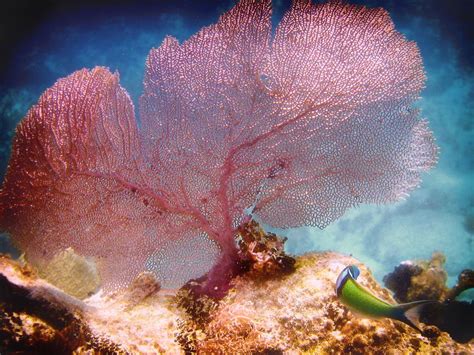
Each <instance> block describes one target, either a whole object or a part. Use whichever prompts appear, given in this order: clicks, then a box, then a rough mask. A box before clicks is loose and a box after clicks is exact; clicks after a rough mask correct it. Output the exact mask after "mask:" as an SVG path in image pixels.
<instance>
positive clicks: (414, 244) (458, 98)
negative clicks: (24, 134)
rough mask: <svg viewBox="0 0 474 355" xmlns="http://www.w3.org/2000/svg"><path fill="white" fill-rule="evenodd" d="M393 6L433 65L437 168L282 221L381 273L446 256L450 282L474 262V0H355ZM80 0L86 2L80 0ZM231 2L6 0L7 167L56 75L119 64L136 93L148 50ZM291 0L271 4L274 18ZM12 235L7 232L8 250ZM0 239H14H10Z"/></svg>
mask: <svg viewBox="0 0 474 355" xmlns="http://www.w3.org/2000/svg"><path fill="white" fill-rule="evenodd" d="M356 2H357V3H361V4H365V5H367V6H370V7H376V6H381V7H384V8H386V9H387V10H388V11H389V12H390V14H391V16H392V18H393V20H394V22H395V24H396V27H397V29H398V30H399V31H400V32H402V33H404V34H405V35H406V37H408V39H410V40H414V41H416V42H417V43H418V45H419V47H420V49H421V53H422V56H423V58H424V62H425V69H426V72H427V77H428V80H427V83H426V85H427V88H426V89H425V90H424V92H423V93H422V96H423V99H422V100H421V101H420V103H419V106H420V107H421V108H422V109H423V115H424V116H425V117H427V118H428V119H429V121H430V125H431V127H432V129H433V130H434V133H435V136H436V137H437V141H438V144H439V145H440V147H441V155H440V161H439V164H438V166H437V167H436V168H435V169H434V170H433V171H432V172H431V173H429V174H426V175H425V176H424V182H423V184H422V186H421V188H419V189H418V190H416V191H414V192H413V193H412V196H411V197H410V198H409V199H408V200H407V201H403V202H400V203H397V204H395V205H391V206H363V207H360V208H357V209H354V210H352V211H349V212H348V213H347V214H346V215H345V216H344V217H343V218H342V219H341V220H339V221H338V222H336V223H334V224H333V225H331V226H330V227H328V228H327V229H325V230H323V231H319V230H316V229H314V228H299V229H295V230H291V231H285V233H286V234H287V235H288V236H289V237H290V240H289V244H288V248H289V250H290V251H291V252H298V253H300V252H304V251H308V250H313V249H331V250H338V251H341V252H344V253H347V254H349V253H352V254H354V255H355V256H357V257H358V258H360V259H361V260H362V261H364V262H366V263H367V264H368V265H369V266H371V268H372V269H373V270H374V272H375V274H376V276H377V277H379V278H381V277H382V276H383V274H385V273H386V272H388V271H390V270H391V269H392V268H393V267H394V266H395V265H396V264H398V263H399V262H400V261H402V260H404V259H412V258H428V257H429V256H430V255H431V253H432V252H433V251H435V250H441V251H442V252H444V253H445V254H446V255H447V258H448V259H447V269H448V272H449V275H450V281H451V283H452V282H453V281H454V278H455V277H456V276H457V273H459V271H460V270H462V269H464V268H468V267H469V268H474V256H473V255H474V242H473V233H474V191H473V182H472V181H474V173H473V172H474V144H473V130H474V104H473V102H474V80H473V79H474V67H473V62H472V61H473V58H474V56H473V55H474V47H473V43H474V41H473V39H474V38H473V37H474V36H473V24H474V1H471V0H469V1H468V0H466V1H459V0H458V1H401V0H392V1H375V0H374V1H356ZM79 3H80V4H79ZM232 4H233V1H191V0H187V1H179V0H176V1H102V2H97V1H95V2H94V1H83V2H77V3H74V2H72V1H71V2H66V1H57V0H46V1H41V2H40V1H33V0H30V1H25V0H20V1H11V2H9V1H5V2H2V5H1V7H2V10H1V11H0V12H1V13H2V14H1V15H0V16H1V18H0V20H1V27H0V51H1V52H0V53H2V55H1V59H0V60H1V62H0V65H1V67H0V176H2V175H3V173H4V171H5V169H6V165H7V161H8V155H9V150H10V141H11V138H12V136H13V133H14V127H15V126H16V124H17V122H18V121H19V120H20V119H21V118H22V117H23V116H24V115H25V113H26V112H27V110H28V108H29V107H30V106H31V105H32V104H34V103H35V102H36V101H37V99H38V97H39V96H40V94H41V93H42V92H43V91H44V90H45V89H46V88H48V87H50V86H51V85H52V84H53V83H54V82H55V81H56V80H57V79H58V78H60V77H64V76H67V75H68V74H70V73H72V72H73V71H75V70H77V69H80V68H84V67H86V68H92V67H94V66H96V65H103V66H107V67H109V68H110V69H111V70H112V71H115V70H118V71H119V72H120V76H121V85H122V86H123V87H125V88H126V90H127V91H128V92H129V93H130V95H131V96H132V99H133V100H134V102H135V103H136V102H137V99H138V97H139V95H140V93H141V90H142V77H143V70H144V62H145V58H146V56H147V53H148V51H149V50H150V49H151V48H152V47H157V46H159V45H160V43H161V41H162V40H163V38H164V36H165V35H166V34H169V35H173V36H175V37H177V38H178V39H179V40H180V41H183V40H185V39H186V38H188V37H189V36H190V35H192V34H193V33H195V32H196V31H197V30H199V29H200V28H201V27H202V26H205V25H209V24H211V23H214V22H215V21H216V20H217V18H218V16H219V15H220V14H222V13H223V12H224V11H225V10H227V9H229V8H230V7H231V6H232ZM288 6H289V4H288V2H286V1H275V2H274V13H275V16H274V22H277V21H278V18H279V17H280V16H281V14H282V12H283V11H284V10H285V9H286V8H287V7H288ZM3 240H4V239H2V237H0V248H2V244H1V243H4V242H3ZM3 248H6V247H5V246H3Z"/></svg>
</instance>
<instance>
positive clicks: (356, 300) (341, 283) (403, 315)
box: [336, 265, 436, 331]
mask: <svg viewBox="0 0 474 355" xmlns="http://www.w3.org/2000/svg"><path fill="white" fill-rule="evenodd" d="M359 274H360V271H359V269H358V268H357V266H355V265H350V266H347V267H346V268H344V270H343V271H342V272H341V273H340V274H339V277H338V278H337V281H336V294H337V296H338V297H339V299H340V300H341V302H342V303H344V304H345V305H346V306H348V307H349V308H350V309H352V310H353V311H355V312H357V313H360V314H363V315H366V316H369V317H371V318H383V317H385V318H391V319H395V320H398V321H401V322H403V323H405V324H408V325H409V326H411V327H413V328H415V329H416V330H418V331H421V330H420V329H419V328H418V323H419V320H418V319H419V312H420V310H421V308H422V306H424V305H426V304H428V303H433V302H436V301H415V302H410V303H404V304H398V305H391V304H390V303H387V302H385V301H383V300H381V299H380V298H378V297H376V296H374V295H373V294H372V293H370V292H369V291H368V290H367V289H365V288H364V287H362V286H361V285H359V284H358V283H357V281H356V279H357V277H358V276H359Z"/></svg>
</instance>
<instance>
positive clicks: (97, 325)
mask: <svg viewBox="0 0 474 355" xmlns="http://www.w3.org/2000/svg"><path fill="white" fill-rule="evenodd" d="M348 264H355V265H357V266H359V268H360V270H361V276H360V277H359V279H358V281H359V282H360V283H361V284H362V285H363V286H364V287H366V288H368V289H369V290H371V291H372V292H373V293H374V294H376V295H377V296H379V297H381V298H383V299H385V300H387V301H388V302H394V300H393V298H392V296H391V294H390V293H389V291H388V290H386V289H384V288H383V287H381V286H380V285H379V284H378V283H377V282H376V281H375V279H374V278H373V276H372V275H371V273H370V271H369V270H368V269H367V268H366V267H365V266H364V265H363V264H361V263H360V262H358V261H357V260H355V259H354V258H352V257H349V256H344V255H341V254H337V253H332V252H326V253H312V254H306V255H303V256H300V257H298V258H296V263H295V265H294V271H293V272H292V273H289V274H284V275H281V276H279V277H273V278H272V277H269V276H268V275H265V276H259V274H258V273H256V272H248V273H247V274H245V275H243V276H239V277H237V278H236V279H234V280H233V287H232V289H231V290H230V292H229V293H228V295H227V296H226V297H224V298H223V299H222V300H220V301H214V300H212V299H209V298H205V297H204V298H203V297H201V298H198V299H196V298H195V297H193V295H192V293H191V292H189V290H187V289H186V288H183V289H181V290H179V291H178V292H171V291H167V290H160V287H159V285H158V284H157V283H156V281H155V280H154V278H153V277H150V275H147V274H142V275H140V277H139V278H138V279H137V280H136V282H134V283H133V284H132V285H131V286H130V287H129V288H128V289H123V290H120V291H117V292H115V293H113V294H107V295H104V294H102V293H100V292H99V293H98V294H96V295H94V296H92V297H89V298H87V299H85V300H82V301H81V300H78V299H76V298H74V297H72V296H69V295H67V294H66V293H64V292H63V291H61V290H59V289H58V288H56V287H54V286H52V285H51V284H49V283H47V282H46V281H44V280H42V279H41V278H39V277H38V276H37V274H36V272H35V271H34V270H32V269H31V268H30V267H28V266H27V265H25V264H19V263H18V262H16V261H12V260H11V259H9V258H7V257H2V258H1V259H0V352H1V353H4V352H6V353H8V352H25V351H26V352H28V351H35V352H36V353H38V352H43V353H46V352H48V353H56V354H61V353H84V352H86V353H87V352H89V353H97V352H102V353H134V354H136V353H166V354H179V353H193V352H198V353H202V354H208V353H213V354H225V353H233V354H237V353H239V354H250V353H253V354H255V353H261V354H279V353H291V354H295V353H318V354H326V353H327V354H330V353H352V354H357V353H364V354H367V353H375V354H377V353H379V354H386V353H400V352H402V353H431V354H442V353H457V354H461V353H466V354H472V353H474V343H473V342H472V341H471V342H470V343H466V344H459V343H457V342H455V341H453V340H452V339H451V338H450V336H449V335H448V334H447V333H444V332H442V331H440V330H439V329H438V328H436V327H435V326H423V327H422V330H423V332H422V333H421V334H420V333H418V332H417V331H415V330H413V329H412V328H410V327H408V326H406V325H405V324H402V323H400V322H397V321H392V320H390V319H379V320H371V319H366V318H363V317H360V316H356V315H354V314H352V313H351V312H350V311H349V310H348V309H347V308H346V307H345V306H343V305H342V304H341V303H340V302H339V301H338V300H337V298H336V295H335V291H334V283H335V280H336V278H337V276H338V274H339V273H340V272H341V270H342V269H343V268H344V267H345V266H347V265H348Z"/></svg>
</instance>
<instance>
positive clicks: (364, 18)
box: [0, 0, 437, 285]
mask: <svg viewBox="0 0 474 355" xmlns="http://www.w3.org/2000/svg"><path fill="white" fill-rule="evenodd" d="M270 16H271V2H270V1H269V0H265V1H252V0H243V1H241V2H239V3H238V4H237V5H236V6H235V7H234V8H233V9H232V10H230V11H229V12H227V13H226V14H224V15H223V16H222V17H221V18H220V19H219V21H218V23H217V24H215V25H212V26H209V27H206V28H204V29H202V30H201V31H200V32H198V33H197V34H196V35H194V36H193V37H191V38H190V39H189V40H187V41H186V42H184V43H182V44H179V43H178V41H177V40H176V39H174V38H171V37H167V38H166V39H165V40H164V42H163V44H162V45H161V46H160V47H159V48H157V49H152V50H151V52H150V54H149V57H148V59H147V64H146V73H145V80H144V93H143V95H142V97H141V99H140V106H139V109H140V117H141V123H142V124H141V127H140V128H138V127H137V124H136V121H135V118H134V113H133V112H134V110H133V104H132V102H131V101H130V98H129V97H128V95H127V93H126V92H125V90H124V89H122V88H121V87H120V85H119V83H118V75H117V74H111V73H110V72H109V71H108V70H107V69H105V68H101V67H97V68H94V69H92V70H85V69H84V70H80V71H77V72H75V73H73V74H71V75H70V76H68V77H67V78H64V79H60V80H58V82H57V83H56V84H55V85H54V86H53V87H52V88H50V89H48V90H47V91H46V92H45V93H44V94H43V95H42V96H41V98H40V100H39V102H38V104H37V105H35V106H33V107H32V108H31V110H30V111H29V112H28V114H27V116H26V118H25V119H24V120H23V121H22V122H21V123H20V124H19V126H18V128H17V133H16V136H15V139H14V144H13V152H12V157H11V160H10V165H9V168H8V172H7V175H6V178H5V181H4V184H3V187H2V190H1V192H0V226H1V229H3V230H5V231H7V232H9V233H10V234H11V235H12V236H13V238H14V241H15V242H16V243H17V244H18V245H19V246H20V247H21V248H22V249H23V250H24V251H25V252H26V255H27V257H28V258H29V259H30V260H31V261H32V262H34V263H38V264H41V263H42V262H43V261H44V260H46V259H48V258H49V257H50V256H52V255H53V254H54V253H56V252H57V251H59V250H61V249H64V248H66V247H71V246H72V247H73V248H74V249H75V250H76V251H78V252H80V253H81V254H84V255H88V256H93V257H94V258H95V259H96V261H97V263H98V265H99V266H100V270H101V275H102V278H103V280H104V282H105V284H106V285H120V284H124V283H128V282H130V280H131V279H132V278H133V277H134V276H136V275H137V274H138V273H139V272H140V271H142V270H143V269H144V268H145V265H147V264H150V260H154V259H156V255H161V254H162V253H165V254H166V248H167V247H166V246H167V245H170V243H171V244H172V243H173V241H176V242H177V243H178V244H176V245H179V246H180V247H179V249H181V248H182V249H183V251H182V255H188V258H196V257H205V258H209V257H210V256H209V255H214V254H215V253H214V254H213V253H212V252H208V251H206V252H204V253H202V250H200V249H202V248H207V249H209V250H210V249H212V248H215V245H218V246H219V249H220V255H221V259H220V261H217V262H216V260H215V257H213V258H214V260H212V261H211V263H213V262H216V264H215V267H214V269H213V270H212V271H211V272H210V274H209V279H210V280H212V279H213V278H215V280H218V279H219V278H222V277H223V278H224V279H225V278H226V277H225V275H226V272H227V271H229V270H230V269H231V265H232V262H233V260H235V258H236V257H237V250H236V245H235V242H234V234H235V230H236V227H237V225H238V224H239V221H240V220H241V218H242V216H243V211H244V209H245V208H247V207H249V206H251V205H252V204H253V203H254V202H255V201H256V205H255V214H257V215H258V216H259V218H260V219H261V220H262V221H263V222H265V223H268V224H270V225H272V226H275V227H294V226H301V225H316V226H320V227H324V226H326V225H327V224H328V223H330V222H331V221H333V220H335V219H336V218H338V217H339V216H341V215H342V214H343V212H344V211H345V210H346V209H347V208H349V207H351V206H354V205H357V204H359V203H362V202H369V203H374V202H375V203H383V202H390V201H395V200H398V199H400V198H401V197H403V196H405V195H406V194H407V193H408V192H409V191H410V190H411V189H413V188H414V187H415V186H416V185H417V184H418V183H419V181H420V172H422V171H425V170H427V169H429V168H430V167H431V166H432V165H433V164H434V163H435V160H436V152H437V148H436V146H435V144H434V142H433V137H432V134H431V132H430V131H429V129H428V127H427V123H426V121H424V120H421V119H419V117H418V116H419V113H418V111H417V110H416V109H413V108H412V104H413V103H414V101H415V100H416V99H417V98H418V95H419V92H420V90H421V89H422V87H423V83H424V74H423V67H422V62H421V58H420V54H419V52H418V49H417V47H416V45H415V43H413V42H409V41H407V40H406V39H405V38H404V37H403V36H402V35H401V34H399V33H398V32H396V31H395V29H394V27H393V23H392V22H391V20H390V17H389V15H388V14H387V13H386V12H385V11H384V10H382V9H367V8H365V7H361V6H353V5H347V4H341V3H338V2H329V3H327V4H323V5H313V4H311V3H310V2H309V1H295V2H294V3H293V5H292V7H291V9H290V10H289V11H288V12H287V13H286V14H285V16H284V17H283V19H282V21H281V23H280V24H279V25H278V27H277V28H276V31H275V34H274V36H273V37H272V36H271V22H270ZM257 195H258V199H256V196H257ZM197 237H200V238H209V239H210V240H212V241H214V242H215V243H206V242H202V243H197V244H196V243H190V245H192V246H190V247H189V248H188V247H186V245H187V244H186V243H183V242H182V241H183V240H195V238H197ZM195 245H200V246H202V248H201V247H197V248H196V247H193V246H195ZM163 248H164V249H163ZM171 248H173V247H171ZM173 253H174V254H173V255H178V254H179V253H176V248H174V251H173ZM165 259H166V258H165ZM170 259H174V260H175V261H174V262H175V263H176V265H177V267H181V268H186V267H187V266H186V265H181V264H183V263H184V261H185V258H184V257H183V259H180V257H179V256H176V257H174V258H168V259H166V260H168V262H173V261H172V260H170ZM153 263H155V266H154V267H155V268H159V263H160V261H159V260H158V261H156V262H155V261H153ZM157 265H158V266H157ZM180 265H181V266H180ZM168 269H169V267H168ZM171 269H172V268H171ZM223 275H224V276H223ZM211 283H212V282H211ZM217 283H218V281H215V282H214V284H217Z"/></svg>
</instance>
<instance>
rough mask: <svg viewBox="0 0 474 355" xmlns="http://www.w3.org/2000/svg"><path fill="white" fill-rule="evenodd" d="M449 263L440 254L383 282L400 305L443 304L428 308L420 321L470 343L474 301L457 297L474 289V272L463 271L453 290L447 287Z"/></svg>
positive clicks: (400, 267)
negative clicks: (415, 302) (405, 303)
mask: <svg viewBox="0 0 474 355" xmlns="http://www.w3.org/2000/svg"><path fill="white" fill-rule="evenodd" d="M445 261H446V258H445V257H444V255H443V254H442V253H439V252H435V253H433V255H432V257H431V260H417V261H410V260H409V261H404V262H402V263H401V264H400V265H398V266H397V267H395V269H394V270H393V272H391V273H390V274H388V275H386V276H385V277H384V279H383V281H384V283H385V285H386V286H387V287H388V288H389V289H390V290H391V291H393V293H394V294H393V297H394V298H395V300H397V301H398V302H413V301H418V300H422V299H431V300H437V301H440V302H439V303H433V304H430V305H426V307H424V308H423V310H422V312H421V314H420V320H421V321H422V322H425V323H427V324H431V325H435V326H437V327H438V328H439V329H441V330H443V331H445V332H448V333H449V335H450V336H451V337H452V338H453V339H454V340H456V341H457V342H460V343H467V342H470V341H471V340H472V339H474V301H471V302H465V301H460V300H457V299H456V298H457V297H458V296H459V295H460V294H461V293H462V292H463V291H465V290H468V289H471V288H473V287H474V271H473V270H469V269H466V270H463V271H462V272H461V273H460V274H459V276H458V282H457V284H456V285H455V286H454V287H452V288H451V289H449V288H448V287H447V286H446V280H447V273H446V271H445V269H444V264H445Z"/></svg>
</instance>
